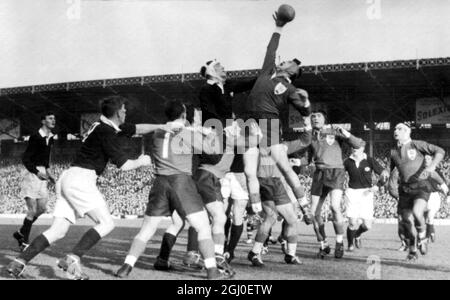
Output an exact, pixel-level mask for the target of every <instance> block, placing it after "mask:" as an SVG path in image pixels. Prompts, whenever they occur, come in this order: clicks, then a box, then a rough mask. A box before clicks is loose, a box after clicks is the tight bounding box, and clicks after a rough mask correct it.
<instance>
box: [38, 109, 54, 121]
mask: <svg viewBox="0 0 450 300" xmlns="http://www.w3.org/2000/svg"><path fill="white" fill-rule="evenodd" d="M54 115H55V113H54V112H53V111H51V110H49V111H46V112H44V113H43V114H42V115H41V121H44V120H45V118H47V117H48V116H54Z"/></svg>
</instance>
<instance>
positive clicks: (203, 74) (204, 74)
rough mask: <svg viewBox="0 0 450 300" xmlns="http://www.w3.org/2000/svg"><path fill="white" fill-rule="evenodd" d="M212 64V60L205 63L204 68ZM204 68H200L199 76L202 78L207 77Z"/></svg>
mask: <svg viewBox="0 0 450 300" xmlns="http://www.w3.org/2000/svg"><path fill="white" fill-rule="evenodd" d="M212 62H213V61H212V60H210V61H207V62H206V66H209V65H210V64H211V63H212ZM206 66H202V67H201V68H200V75H202V77H205V78H206V77H207V76H206Z"/></svg>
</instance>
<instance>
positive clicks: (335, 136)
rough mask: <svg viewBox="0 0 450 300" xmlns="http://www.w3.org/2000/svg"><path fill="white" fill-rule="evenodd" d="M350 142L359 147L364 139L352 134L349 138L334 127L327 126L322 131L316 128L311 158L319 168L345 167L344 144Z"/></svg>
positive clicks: (311, 147) (310, 150) (351, 144)
mask: <svg viewBox="0 0 450 300" xmlns="http://www.w3.org/2000/svg"><path fill="white" fill-rule="evenodd" d="M343 143H348V144H349V145H350V146H352V147H359V146H360V145H361V143H362V140H361V139H359V138H357V137H355V136H353V135H350V137H349V138H348V139H347V138H345V137H344V136H343V135H341V134H340V133H338V132H337V131H336V130H334V129H332V128H329V129H328V128H325V129H322V130H320V131H317V130H314V131H313V137H312V142H311V146H310V149H309V152H310V153H309V159H310V160H314V163H315V165H316V167H317V168H319V169H343V168H344V161H343V158H342V144H343Z"/></svg>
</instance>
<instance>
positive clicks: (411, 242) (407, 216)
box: [401, 208, 418, 260]
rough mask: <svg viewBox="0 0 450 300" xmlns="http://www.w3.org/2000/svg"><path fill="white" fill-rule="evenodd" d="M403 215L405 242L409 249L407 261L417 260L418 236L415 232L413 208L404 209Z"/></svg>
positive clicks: (402, 210)
mask: <svg viewBox="0 0 450 300" xmlns="http://www.w3.org/2000/svg"><path fill="white" fill-rule="evenodd" d="M401 214H402V217H401V219H402V221H401V224H402V228H403V234H404V236H405V241H406V244H407V246H408V249H409V253H408V256H407V260H417V259H418V255H417V244H416V235H415V233H414V230H413V222H414V217H413V211H412V208H402V209H401Z"/></svg>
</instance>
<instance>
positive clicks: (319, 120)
mask: <svg viewBox="0 0 450 300" xmlns="http://www.w3.org/2000/svg"><path fill="white" fill-rule="evenodd" d="M324 125H325V117H324V115H322V114H321V113H315V114H312V115H311V126H312V127H313V128H316V129H320V128H322V127H323V126H324Z"/></svg>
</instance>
